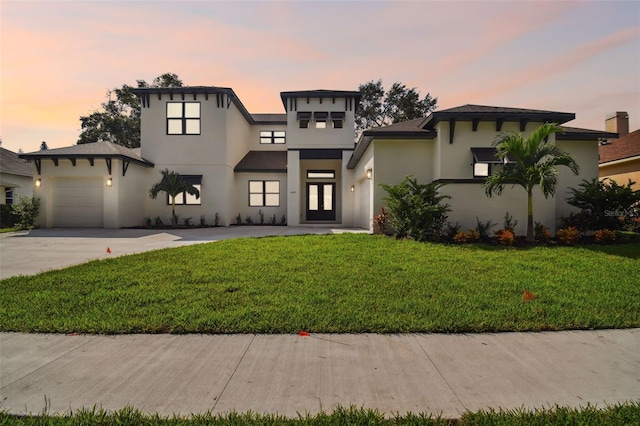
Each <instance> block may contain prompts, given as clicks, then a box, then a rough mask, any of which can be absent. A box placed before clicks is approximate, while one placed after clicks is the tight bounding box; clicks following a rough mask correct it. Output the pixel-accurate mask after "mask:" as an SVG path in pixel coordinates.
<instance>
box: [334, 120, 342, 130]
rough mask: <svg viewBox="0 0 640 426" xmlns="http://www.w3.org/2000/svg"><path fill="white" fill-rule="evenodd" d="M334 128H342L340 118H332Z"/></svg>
mask: <svg viewBox="0 0 640 426" xmlns="http://www.w3.org/2000/svg"><path fill="white" fill-rule="evenodd" d="M333 128H334V129H342V120H333Z"/></svg>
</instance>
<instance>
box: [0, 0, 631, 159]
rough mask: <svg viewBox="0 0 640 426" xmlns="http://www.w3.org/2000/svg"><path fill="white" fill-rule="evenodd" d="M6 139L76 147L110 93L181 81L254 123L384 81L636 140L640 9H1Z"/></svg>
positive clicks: (241, 4)
mask: <svg viewBox="0 0 640 426" xmlns="http://www.w3.org/2000/svg"><path fill="white" fill-rule="evenodd" d="M0 16H1V22H0V23H1V39H2V45H1V59H2V64H1V86H0V90H1V92H0V96H1V97H0V108H1V110H0V114H1V115H0V124H1V128H0V137H2V146H3V147H4V148H7V149H10V150H12V151H18V149H20V148H22V149H23V150H24V151H25V152H31V151H36V150H38V149H39V147H40V143H41V142H42V141H46V142H47V144H48V146H49V148H57V147H62V146H69V145H73V144H75V143H76V141H77V139H78V134H79V132H80V121H79V117H80V116H81V115H87V114H90V113H91V112H92V111H94V110H96V109H99V108H100V104H101V103H102V102H104V101H105V100H106V93H107V91H108V90H109V89H112V88H115V87H119V86H121V85H122V84H124V83H128V84H131V85H135V82H136V80H138V79H144V80H147V81H149V82H150V81H151V80H153V78H154V77H155V76H158V75H160V74H162V73H165V72H173V73H176V74H178V76H179V77H180V78H181V79H182V80H183V82H184V83H185V84H186V85H206V86H224V87H231V88H233V90H234V91H235V92H236V94H237V95H238V96H239V98H240V100H241V101H242V102H243V103H244V105H245V106H246V107H247V109H248V110H249V111H250V112H253V113H258V112H284V109H283V106H282V102H281V100H280V92H281V91H291V90H308V89H336V90H356V89H357V88H358V85H359V84H361V83H365V82H367V81H370V80H378V79H382V81H383V83H384V86H385V88H388V87H390V86H391V84H392V83H393V82H395V81H400V82H402V83H404V84H406V85H407V86H409V87H415V88H417V89H418V90H419V91H420V93H421V94H422V95H425V94H426V93H431V95H432V96H435V97H437V98H438V108H439V109H444V108H450V107H454V106H459V105H463V104H468V103H469V104H482V105H494V106H506V107H520V108H534V109H545V110H552V111H562V112H573V113H575V114H576V119H575V120H574V121H572V122H570V123H567V125H570V126H574V127H584V128H591V129H599V130H604V119H605V116H606V115H607V114H609V113H612V112H615V111H627V112H628V113H629V117H630V118H629V120H630V123H629V124H630V128H631V130H635V129H637V128H639V127H640V1H635V0H632V1H578V2H574V1H555V2H550V1H512V2H505V1H492V2H489V1H447V2H444V1H442V2H441V1H341V2H332V1H280V2H265V1H256V2H247V1H237V2H228V1H196V2H177V1H176V2H172V1H136V2H134V1H120V2H116V1H81V2H78V1H45V2H29V1H6V0H2V2H0Z"/></svg>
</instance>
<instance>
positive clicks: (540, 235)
mask: <svg viewBox="0 0 640 426" xmlns="http://www.w3.org/2000/svg"><path fill="white" fill-rule="evenodd" d="M535 234H536V240H538V241H542V242H544V243H546V242H547V241H549V240H550V239H551V233H550V232H549V228H547V227H546V226H544V225H543V224H541V223H540V222H536V224H535Z"/></svg>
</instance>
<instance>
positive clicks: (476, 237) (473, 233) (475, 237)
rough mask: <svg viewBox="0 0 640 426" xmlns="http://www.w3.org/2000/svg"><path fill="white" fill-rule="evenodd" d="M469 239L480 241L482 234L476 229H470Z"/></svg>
mask: <svg viewBox="0 0 640 426" xmlns="http://www.w3.org/2000/svg"><path fill="white" fill-rule="evenodd" d="M469 239H470V240H471V241H478V240H479V239H480V234H479V233H478V231H476V230H475V229H469Z"/></svg>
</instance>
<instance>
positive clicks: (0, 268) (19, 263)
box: [0, 226, 369, 279]
mask: <svg viewBox="0 0 640 426" xmlns="http://www.w3.org/2000/svg"><path fill="white" fill-rule="evenodd" d="M344 232H365V233H367V232H369V231H368V230H365V229H361V228H336V227H326V226H325V227H296V226H229V227H219V228H192V229H95V228H94V229H87V228H75V229H74V228H54V229H34V230H31V231H19V232H11V233H7V234H0V279H3V278H9V277H13V276H16V275H33V274H37V273H39V272H43V271H48V270H50V269H60V268H64V267H67V266H72V265H78V264H80V263H85V262H88V261H90V260H95V259H106V258H109V257H116V256H123V255H126V254H134V253H141V252H145V251H149V250H158V249H163V248H169V247H179V246H184V245H189V244H199V243H206V242H211V241H220V240H226V239H229V238H242V237H266V236H277V235H300V234H340V233H344ZM107 248H109V249H110V251H111V253H107Z"/></svg>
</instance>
